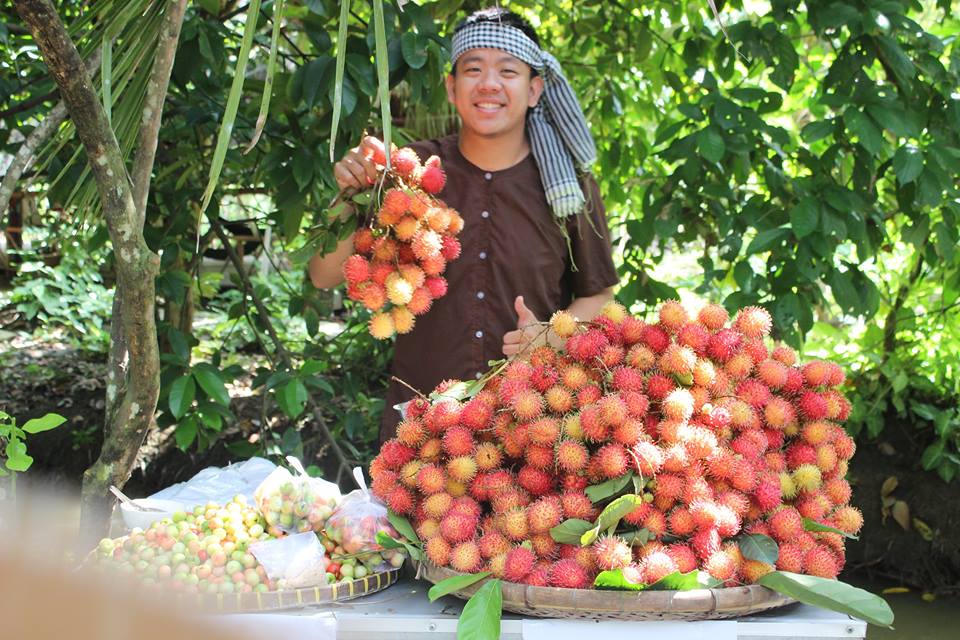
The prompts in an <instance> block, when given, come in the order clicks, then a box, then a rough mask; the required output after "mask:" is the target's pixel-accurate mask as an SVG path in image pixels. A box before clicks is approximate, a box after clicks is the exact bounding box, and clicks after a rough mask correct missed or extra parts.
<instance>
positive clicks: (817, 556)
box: [803, 544, 840, 579]
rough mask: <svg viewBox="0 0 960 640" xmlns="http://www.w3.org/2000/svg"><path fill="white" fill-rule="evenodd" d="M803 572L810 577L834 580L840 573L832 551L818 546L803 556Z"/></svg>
mask: <svg viewBox="0 0 960 640" xmlns="http://www.w3.org/2000/svg"><path fill="white" fill-rule="evenodd" d="M803 571H804V573H806V574H808V575H811V576H817V577H819V578H830V579H834V578H836V577H837V574H838V573H840V567H839V563H838V562H837V557H836V556H835V555H834V553H833V551H831V550H830V549H828V548H827V547H825V546H823V545H819V544H818V545H816V546H814V547H813V548H812V549H809V550H808V551H807V552H806V554H804V556H803Z"/></svg>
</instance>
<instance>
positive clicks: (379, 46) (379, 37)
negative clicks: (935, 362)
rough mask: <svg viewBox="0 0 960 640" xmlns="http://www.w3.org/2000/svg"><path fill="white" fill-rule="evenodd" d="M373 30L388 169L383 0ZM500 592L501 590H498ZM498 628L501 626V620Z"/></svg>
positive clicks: (376, 1)
mask: <svg viewBox="0 0 960 640" xmlns="http://www.w3.org/2000/svg"><path fill="white" fill-rule="evenodd" d="M373 31H374V42H375V43H376V49H375V51H374V57H375V58H376V64H377V93H378V94H379V96H380V122H381V124H382V126H383V147H384V149H385V150H386V152H387V169H389V168H390V167H391V166H392V165H391V164H390V138H391V133H390V131H391V126H392V123H391V120H390V57H389V50H388V49H387V34H386V27H385V25H384V21H383V0H373ZM498 593H499V592H498ZM497 628H498V629H499V628H500V624H499V622H498V623H497Z"/></svg>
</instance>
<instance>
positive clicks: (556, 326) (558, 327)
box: [550, 311, 577, 339]
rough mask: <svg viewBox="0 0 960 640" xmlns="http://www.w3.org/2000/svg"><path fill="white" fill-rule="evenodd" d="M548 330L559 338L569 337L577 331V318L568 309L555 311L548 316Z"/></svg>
mask: <svg viewBox="0 0 960 640" xmlns="http://www.w3.org/2000/svg"><path fill="white" fill-rule="evenodd" d="M550 330H551V331H553V333H554V334H556V335H557V337H559V338H563V339H566V338H569V337H570V336H572V335H573V334H574V333H575V332H576V331H577V319H576V318H575V317H573V315H572V314H571V313H570V312H568V311H557V312H555V313H554V314H553V315H552V316H551V317H550Z"/></svg>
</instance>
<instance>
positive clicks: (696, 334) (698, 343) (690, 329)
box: [676, 322, 710, 355]
mask: <svg viewBox="0 0 960 640" xmlns="http://www.w3.org/2000/svg"><path fill="white" fill-rule="evenodd" d="M676 340H677V344H680V345H683V346H685V347H689V348H690V349H693V351H694V352H695V353H696V354H697V355H703V354H706V352H707V346H708V345H709V344H710V331H709V330H707V328H706V327H704V326H703V325H702V324H700V323H698V322H688V323H687V324H685V325H683V326H682V327H680V329H679V331H677V338H676Z"/></svg>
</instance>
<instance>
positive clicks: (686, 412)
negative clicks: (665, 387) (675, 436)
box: [660, 388, 693, 422]
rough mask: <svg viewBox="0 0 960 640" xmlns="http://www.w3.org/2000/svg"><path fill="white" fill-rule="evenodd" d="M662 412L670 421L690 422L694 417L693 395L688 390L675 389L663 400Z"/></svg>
mask: <svg viewBox="0 0 960 640" xmlns="http://www.w3.org/2000/svg"><path fill="white" fill-rule="evenodd" d="M660 410H661V411H662V412H663V415H664V417H665V418H667V419H669V420H678V421H681V422H682V421H686V420H689V419H690V417H691V416H692V415H693V395H692V394H691V393H690V392H689V391H687V390H686V389H682V388H681V389H674V390H673V391H671V392H670V393H668V394H667V395H666V397H665V398H664V399H663V400H661V402H660Z"/></svg>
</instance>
